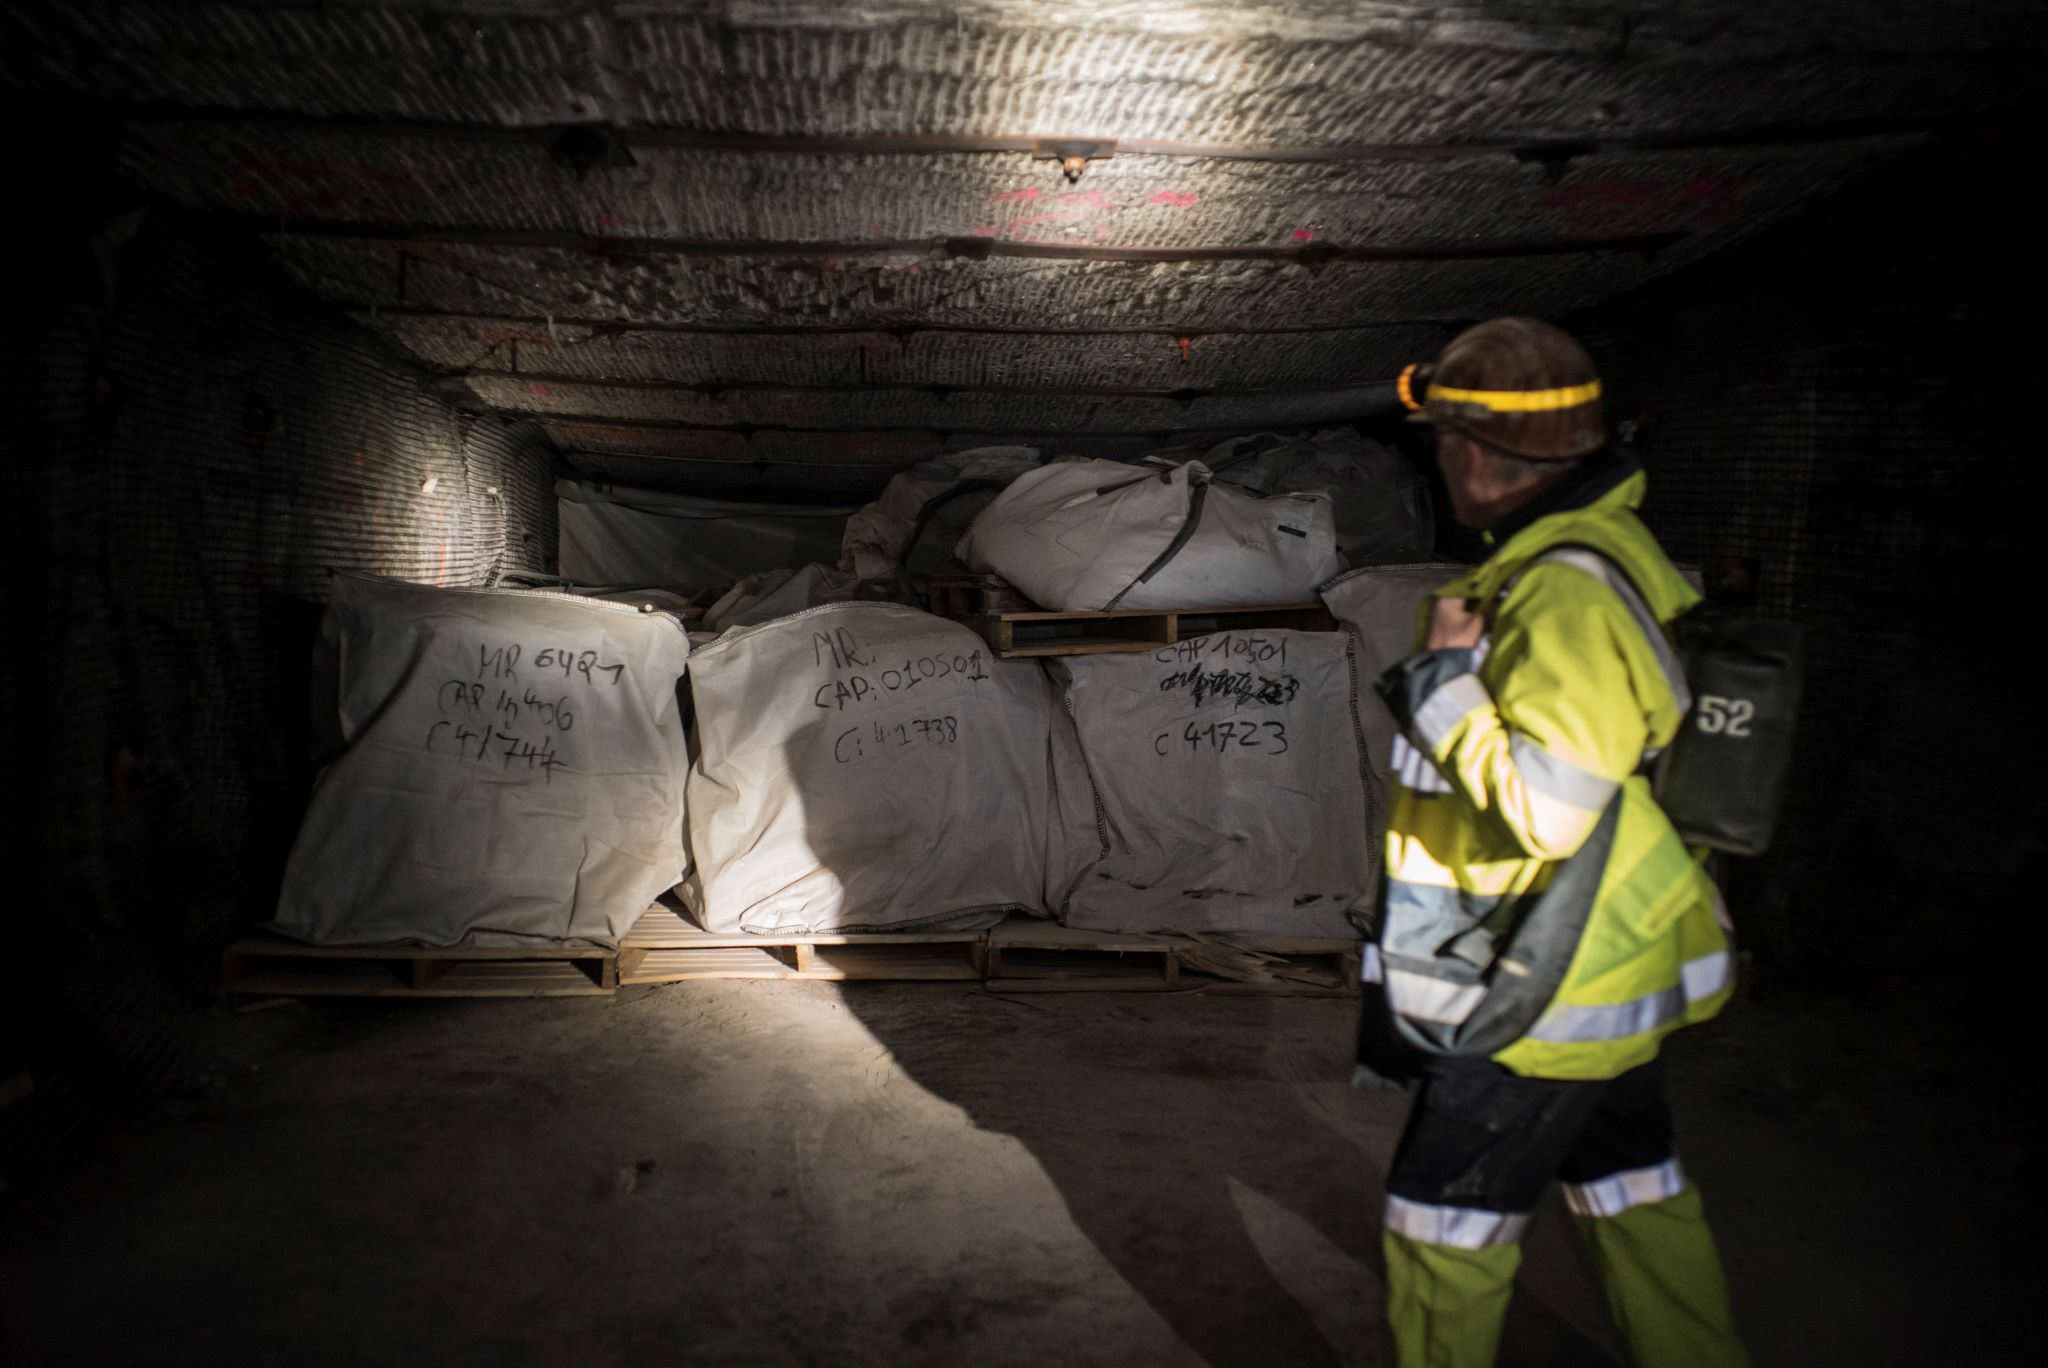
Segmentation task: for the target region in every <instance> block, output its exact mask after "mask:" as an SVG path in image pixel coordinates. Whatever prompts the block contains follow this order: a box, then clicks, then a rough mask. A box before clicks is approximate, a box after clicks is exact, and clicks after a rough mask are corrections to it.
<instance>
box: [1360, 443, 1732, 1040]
mask: <svg viewBox="0 0 2048 1368" xmlns="http://www.w3.org/2000/svg"><path fill="white" fill-rule="evenodd" d="M1643 487H1644V480H1643V476H1642V473H1641V471H1640V469H1639V468H1636V467H1635V466H1634V464H1633V462H1629V463H1627V465H1626V466H1623V467H1621V468H1620V469H1618V470H1615V471H1612V472H1611V473H1610V475H1609V477H1608V478H1607V479H1606V480H1605V481H1604V482H1599V483H1598V484H1596V487H1595V488H1594V489H1592V490H1590V491H1589V492H1588V494H1587V495H1586V502H1584V503H1583V504H1582V505H1581V506H1577V507H1566V508H1564V509H1562V510H1559V511H1553V512H1549V513H1546V514H1545V515H1544V516H1541V517H1538V518H1537V519H1535V520H1534V521H1533V522H1530V523H1529V524H1528V525H1527V526H1525V527H1522V528H1521V529H1520V530H1519V531H1516V532H1514V533H1513V534H1512V535H1511V536H1509V537H1508V538H1507V539H1506V540H1505V542H1504V543H1503V544H1502V545H1501V546H1500V547H1499V548H1498V550H1497V551H1496V552H1495V553H1494V555H1493V556H1492V557H1491V558H1489V559H1488V560H1487V561H1486V562H1485V563H1484V564H1483V565H1481V566H1479V567H1478V568H1477V569H1475V570H1474V571H1472V572H1471V573H1470V574H1468V575H1465V576H1463V577H1461V578H1460V579H1458V580H1456V581H1453V582H1452V583H1450V584H1448V585H1446V586H1444V587H1443V588H1442V589H1440V590H1438V591H1437V592H1438V595H1439V596H1440V597H1446V598H1450V597H1456V598H1464V599H1470V600H1475V601H1477V602H1478V603H1480V604H1483V605H1492V606H1491V608H1490V610H1489V611H1488V619H1489V627H1488V631H1487V636H1486V638H1485V639H1484V640H1483V641H1482V642H1481V644H1480V646H1479V647H1478V648H1477V649H1475V650H1463V649H1452V650H1437V651H1423V652H1422V653H1421V654H1418V655H1416V656H1413V657H1411V658H1409V659H1408V660H1406V661H1404V662H1402V663H1401V664H1399V665H1396V666H1395V667H1394V668H1393V669H1391V670H1389V671H1388V672H1387V674H1386V675H1385V676H1384V677H1383V678H1382V680H1381V682H1380V690H1381V693H1382V695H1383V696H1384V697H1385V698H1386V699H1387V702H1388V704H1389V706H1390V707H1392V708H1393V710H1394V714H1395V717H1396V718H1397V720H1399V722H1400V723H1401V725H1402V731H1403V735H1402V736H1401V737H1400V738H1398V739H1397V741H1396V743H1395V756H1394V765H1393V775H1394V782H1393V783H1392V784H1391V785H1390V788H1391V802H1390V804H1389V814H1388V830H1387V840H1386V871H1385V873H1386V877H1385V880H1384V885H1383V888H1382V891H1381V895H1380V926H1379V931H1378V935H1377V938H1376V944H1375V945H1374V946H1373V947H1371V948H1370V949H1369V951H1368V957H1367V959H1368V966H1367V975H1368V977H1373V976H1375V975H1377V976H1379V977H1381V979H1382V981H1383V983H1384V985H1385V990H1386V995H1387V1000H1388V1004H1389V1005H1390V1006H1391V1008H1392V1009H1393V1011H1394V1012H1395V1013H1396V1014H1397V1016H1398V1017H1399V1018H1400V1019H1401V1023H1402V1026H1403V1029H1404V1030H1406V1031H1407V1032H1408V1034H1409V1035H1410V1036H1411V1038H1412V1039H1416V1040H1421V1041H1424V1042H1427V1043H1428V1044H1429V1045H1430V1046H1432V1047H1433V1048H1436V1049H1440V1050H1442V1051H1443V1052H1446V1053H1462V1054H1478V1055H1490V1056H1491V1057H1492V1058H1493V1059H1495V1060H1497V1061H1498V1062H1499V1063H1501V1064H1503V1065H1505V1066H1506V1067H1508V1068H1510V1069H1512V1070H1514V1071H1515V1072H1517V1073H1520V1074H1526V1075H1530V1076H1533V1077H1539V1078H1563V1079H1601V1078H1612V1077H1614V1076H1615V1075H1617V1074H1620V1073H1623V1072H1625V1071H1626V1070H1628V1069H1631V1068H1633V1067H1635V1066H1636V1065H1638V1064H1642V1063H1645V1062H1647V1061H1648V1060H1649V1059H1651V1058H1652V1057H1654V1056H1655V1055H1656V1053H1657V1046H1658V1042H1659V1041H1660V1040H1661V1039H1662V1038H1663V1037H1664V1036H1665V1035H1667V1034H1668V1033H1669V1032H1671V1031H1673V1030H1675V1029H1676V1028H1678V1027H1679V1026H1682V1025H1685V1024H1688V1023H1690V1022H1695V1021H1702V1020H1705V1019H1706V1018H1708V1017H1711V1016H1713V1015H1714V1014H1715V1013H1716V1012H1717V1011H1719V1010H1720V1008H1721V1006H1722V1004H1723V1003H1724V1002H1725V1001H1726V1000H1727V997H1728V994H1729V991H1730V989H1731V987H1732V983H1733V974H1732V966H1731V964H1730V954H1729V942H1728V938H1727V935H1726V931H1725V924H1724V920H1723V913H1722V909H1721V901H1720V896H1719V894H1718V893H1717V892H1716V890H1715V888H1714V885H1713V883H1712V881H1711V880H1709V879H1708V878H1707V876H1706V873H1705V872H1704V870H1703V869H1702V868H1701V865H1700V859H1699V858H1698V857H1697V856H1696V855H1695V854H1694V852H1692V851H1691V850H1689V849H1688V848H1687V847H1686V846H1685V845H1684V844H1683V843H1682V842H1681V841H1680V840H1679V838H1678V835H1677V833H1676V832H1675V831H1673V830H1672V827H1671V824H1670V822H1669V821H1667V820H1666V818H1665V816H1664V813H1663V812H1662V810H1661V809H1659V808H1658V806H1657V803H1656V800H1655V799H1654V798H1653V797H1652V796H1651V793H1650V783H1649V780H1648V779H1647V778H1646V777H1645V776H1644V775H1643V774H1642V773H1641V772H1640V771H1642V769H1643V768H1644V760H1645V756H1646V754H1653V753H1654V752H1656V751H1658V750H1661V749H1662V748H1663V747H1665V746H1668V745H1669V744H1670V743H1671V740H1672V738H1673V737H1674V736H1675V735H1676V734H1677V732H1678V727H1679V724H1680V722H1681V720H1682V719H1683V715H1684V710H1685V707H1686V700H1685V699H1684V698H1683V696H1682V694H1681V691H1682V690H1683V688H1684V685H1683V677H1682V674H1679V673H1678V672H1677V670H1676V662H1675V660H1674V659H1673V657H1672V655H1671V652H1670V647H1669V645H1668V642H1667V638H1666V636H1665V634H1664V630H1663V629H1664V627H1665V626H1666V625H1668V624H1669V623H1670V622H1671V620H1672V619H1673V618H1675V617H1676V616H1677V615H1678V614H1679V613H1681V612H1683V611H1684V610H1685V609H1686V608H1688V607H1690V606H1691V605H1692V604H1693V603H1695V602H1697V601H1698V596H1697V595H1696V594H1694V593H1693V592H1692V590H1691V589H1690V587H1688V586H1687V585H1686V583H1685V582H1684V580H1682V579H1681V578H1680V577H1679V575H1678V572H1677V571H1676V570H1675V569H1673V568H1672V565H1671V563H1670V562H1669V561H1668V560H1667V559H1665V557H1664V554H1663V552H1662V550H1660V549H1659V547H1658V546H1657V543H1656V541H1655V539H1654V538H1653V537H1652V536H1651V535H1650V532H1649V529H1647V528H1646V527H1644V526H1643V524H1642V522H1641V520H1640V519H1638V518H1637V517H1636V514H1635V509H1636V508H1637V507H1638V506H1639V505H1640V504H1641V502H1642V496H1643ZM1586 549H1590V550H1591V551H1593V552H1595V553H1597V554H1594V555H1588V554H1586ZM1546 552H1547V553H1548V554H1546ZM1539 557H1542V559H1540V560H1539V559H1538V558H1539ZM1616 567H1619V569H1620V570H1621V571H1623V572H1625V574H1626V577H1627V581H1626V582H1627V583H1632V584H1633V586H1634V588H1635V589H1636V590H1637V591H1639V596H1638V595H1637V594H1632V593H1629V592H1627V590H1626V587H1625V583H1624V582H1619V581H1618V580H1617V577H1616V575H1615V568H1616ZM1428 608H1429V605H1428V604H1427V603H1425V605H1424V611H1423V628H1424V630H1426V629H1427V623H1428ZM1644 610H1647V612H1648V613H1649V614H1650V615H1652V616H1653V617H1654V619H1655V620H1654V621H1644V620H1642V617H1641V614H1642V612H1643V611H1644ZM1674 686H1675V687H1674Z"/></svg>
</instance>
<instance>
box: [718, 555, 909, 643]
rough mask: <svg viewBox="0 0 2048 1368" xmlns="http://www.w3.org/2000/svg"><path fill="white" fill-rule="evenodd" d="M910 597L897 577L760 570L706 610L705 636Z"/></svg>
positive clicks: (812, 569) (815, 569)
mask: <svg viewBox="0 0 2048 1368" xmlns="http://www.w3.org/2000/svg"><path fill="white" fill-rule="evenodd" d="M908 597H909V590H908V587H907V586H906V585H905V584H904V583H903V581H902V579H901V577H900V576H892V577H882V578H875V579H862V578H860V577H859V576H857V575H849V574H847V573H846V572H844V571H841V570H834V569H833V568H832V567H830V566H828V565H806V566H802V567H800V568H798V569H795V570H763V571H761V572H760V573H759V574H757V575H749V576H747V577H746V578H745V579H743V580H741V581H740V582H739V583H737V584H735V585H733V587H732V588H730V589H728V590H726V592H725V593H724V595H722V596H721V597H720V598H719V599H718V601H717V602H715V603H713V604H712V605H711V606H710V607H709V608H707V609H705V610H704V627H705V629H706V630H707V631H713V632H723V631H728V630H730V629H731V628H734V627H751V626H753V625H754V624H756V623H760V622H772V621H774V620H775V619H776V618H781V617H788V616H790V615H791V614H793V613H801V612H803V611H804V610H805V609H807V608H817V607H821V606H823V605H825V604H827V603H852V602H855V601H856V600H868V601H888V602H902V601H904V600H905V599H907V598H908Z"/></svg>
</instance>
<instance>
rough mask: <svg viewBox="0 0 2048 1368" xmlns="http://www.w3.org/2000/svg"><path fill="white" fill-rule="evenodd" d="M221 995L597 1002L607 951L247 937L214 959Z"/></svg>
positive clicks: (610, 981)
mask: <svg viewBox="0 0 2048 1368" xmlns="http://www.w3.org/2000/svg"><path fill="white" fill-rule="evenodd" d="M220 986H221V991H222V992H225V993H249V994H260V995H263V996H268V997H421V998H453V997H605V996H608V995H610V994H611V993H614V992H616V991H618V986H619V977H618V954H617V952H616V951H612V950H602V949H588V948H558V947H541V948H536V947H532V946H506V947H499V946H451V947H449V948H447V949H436V948H433V947H430V946H420V945H380V946H357V945H350V946H319V945H300V944H299V943H297V942H296V941H288V940H285V939H284V938H283V937H281V936H271V935H254V936H248V937H245V938H243V939H242V940H239V941H236V942H235V943H234V944H233V945H230V946H229V947H228V948H227V949H226V950H224V951H222V952H221V972H220Z"/></svg>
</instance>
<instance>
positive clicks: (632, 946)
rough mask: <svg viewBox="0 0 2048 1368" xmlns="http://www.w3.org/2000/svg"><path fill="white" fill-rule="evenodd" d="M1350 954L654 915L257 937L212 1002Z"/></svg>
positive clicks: (1129, 966)
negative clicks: (354, 936) (622, 921)
mask: <svg viewBox="0 0 2048 1368" xmlns="http://www.w3.org/2000/svg"><path fill="white" fill-rule="evenodd" d="M1358 953H1359V943H1358V942H1357V941H1356V940H1350V939H1344V938H1314V937H1298V936H1296V937H1290V936H1240V935H1232V936H1207V935H1133V934H1125V933H1119V932H1102V931H1088V930H1083V929H1081V928H1078V927H1070V926H1060V925H1058V924H1056V923H1053V922H1046V921H1038V920H1035V919H1031V918H1024V917H1016V918H1012V919H1010V920H1009V921H1006V922H1004V923H1002V924H1001V925H999V926H997V927H996V928H995V929H994V930H992V931H985V932H983V931H931V932H918V931H897V932H872V933H861V932H845V933H837V934H820V935H798V936H760V935H752V934H749V933H746V932H712V931H703V930H700V929H698V928H697V927H696V926H695V925H693V924H692V923H691V922H690V921H688V920H687V919H686V918H684V917H683V916H681V915H680V914H679V913H677V912H676V911H674V910H673V909H671V908H668V907H662V906H656V907H652V908H649V909H648V910H647V912H646V913H645V914H644V915H643V916H642V917H641V918H640V920H639V921H638V922H637V923H635V924H634V926H633V929H632V930H631V931H629V932H628V933H627V934H626V937H625V939H624V940H623V941H622V942H621V943H620V946H619V948H618V949H617V950H616V951H613V950H601V949H585V948H561V949H555V948H549V949H535V948H531V947H524V946H515V947H504V948H499V947H478V946H456V947H451V948H448V949H431V948H427V947H423V946H416V945H387V946H309V945H300V944H298V943H296V942H294V941H288V940H285V939H283V938H281V937H277V936H271V935H256V936H250V937H248V938H246V939H243V940H240V941H237V942H235V943H234V944H233V945H231V946H229V947H228V948H227V950H226V951H224V952H223V954H222V956H221V991H223V992H226V993H242V994H250V995H257V996H265V997H308V996H332V997H425V998H455V997H602V996H605V995H608V994H610V993H613V992H616V991H617V990H618V989H619V988H620V987H625V986H631V985H635V984H648V983H684V982H688V981H691V980H694V979H816V980H821V981H826V982H835V983H837V982H846V981H849V980H858V979H868V980H892V981H897V982H916V981H933V980H940V981H952V982H962V981H965V982H981V981H983V980H986V981H987V983H988V986H989V988H990V989H991V990H992V991H999V992H1019V993H1025V992H1077V991H1114V992H1160V991H1182V992H1187V991H1198V992H1203V993H1216V994H1230V993H1250V994H1262V995H1271V994H1278V995H1284V996H1302V995H1309V996H1331V995H1343V996H1348V995H1350V994H1353V993H1356V992H1357V982H1358Z"/></svg>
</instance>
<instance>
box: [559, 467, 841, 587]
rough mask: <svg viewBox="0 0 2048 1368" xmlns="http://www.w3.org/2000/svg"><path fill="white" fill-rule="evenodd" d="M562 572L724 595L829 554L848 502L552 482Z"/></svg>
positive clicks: (586, 580) (591, 580)
mask: <svg viewBox="0 0 2048 1368" xmlns="http://www.w3.org/2000/svg"><path fill="white" fill-rule="evenodd" d="M555 494H556V497H557V498H558V499H559V501H560V520H561V538H562V546H561V557H560V562H561V567H562V574H563V575H564V576H566V577H567V578H569V579H571V580H574V581H576V582H578V583H581V584H598V585H653V586H657V587H660V588H663V589H671V590H674V591H676V592H677V593H680V594H684V595H692V594H698V593H701V592H703V591H705V590H711V591H716V592H722V591H724V590H725V589H726V588H727V587H728V586H729V585H731V584H732V583H733V582H734V581H736V580H740V579H744V578H745V577H746V576H748V575H752V574H756V573H758V572H760V571H763V570H794V569H796V568H798V567H799V566H804V565H810V564H813V563H815V562H820V561H827V562H829V561H833V560H836V559H837V558H838V555H839V544H840V541H841V540H842V538H843V537H844V536H845V533H846V520H847V519H848V518H849V517H850V516H852V514H853V512H854V510H853V509H851V508H806V507H803V506H801V505H796V504H752V503H727V502H724V501H723V500H719V499H698V498H692V497H690V496H689V495H685V494H661V493H656V492H654V491H651V490H637V489H613V488H611V487H610V486H606V485H596V484H589V483H585V482H581V481H576V480H559V481H557V482H556V484H555Z"/></svg>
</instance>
